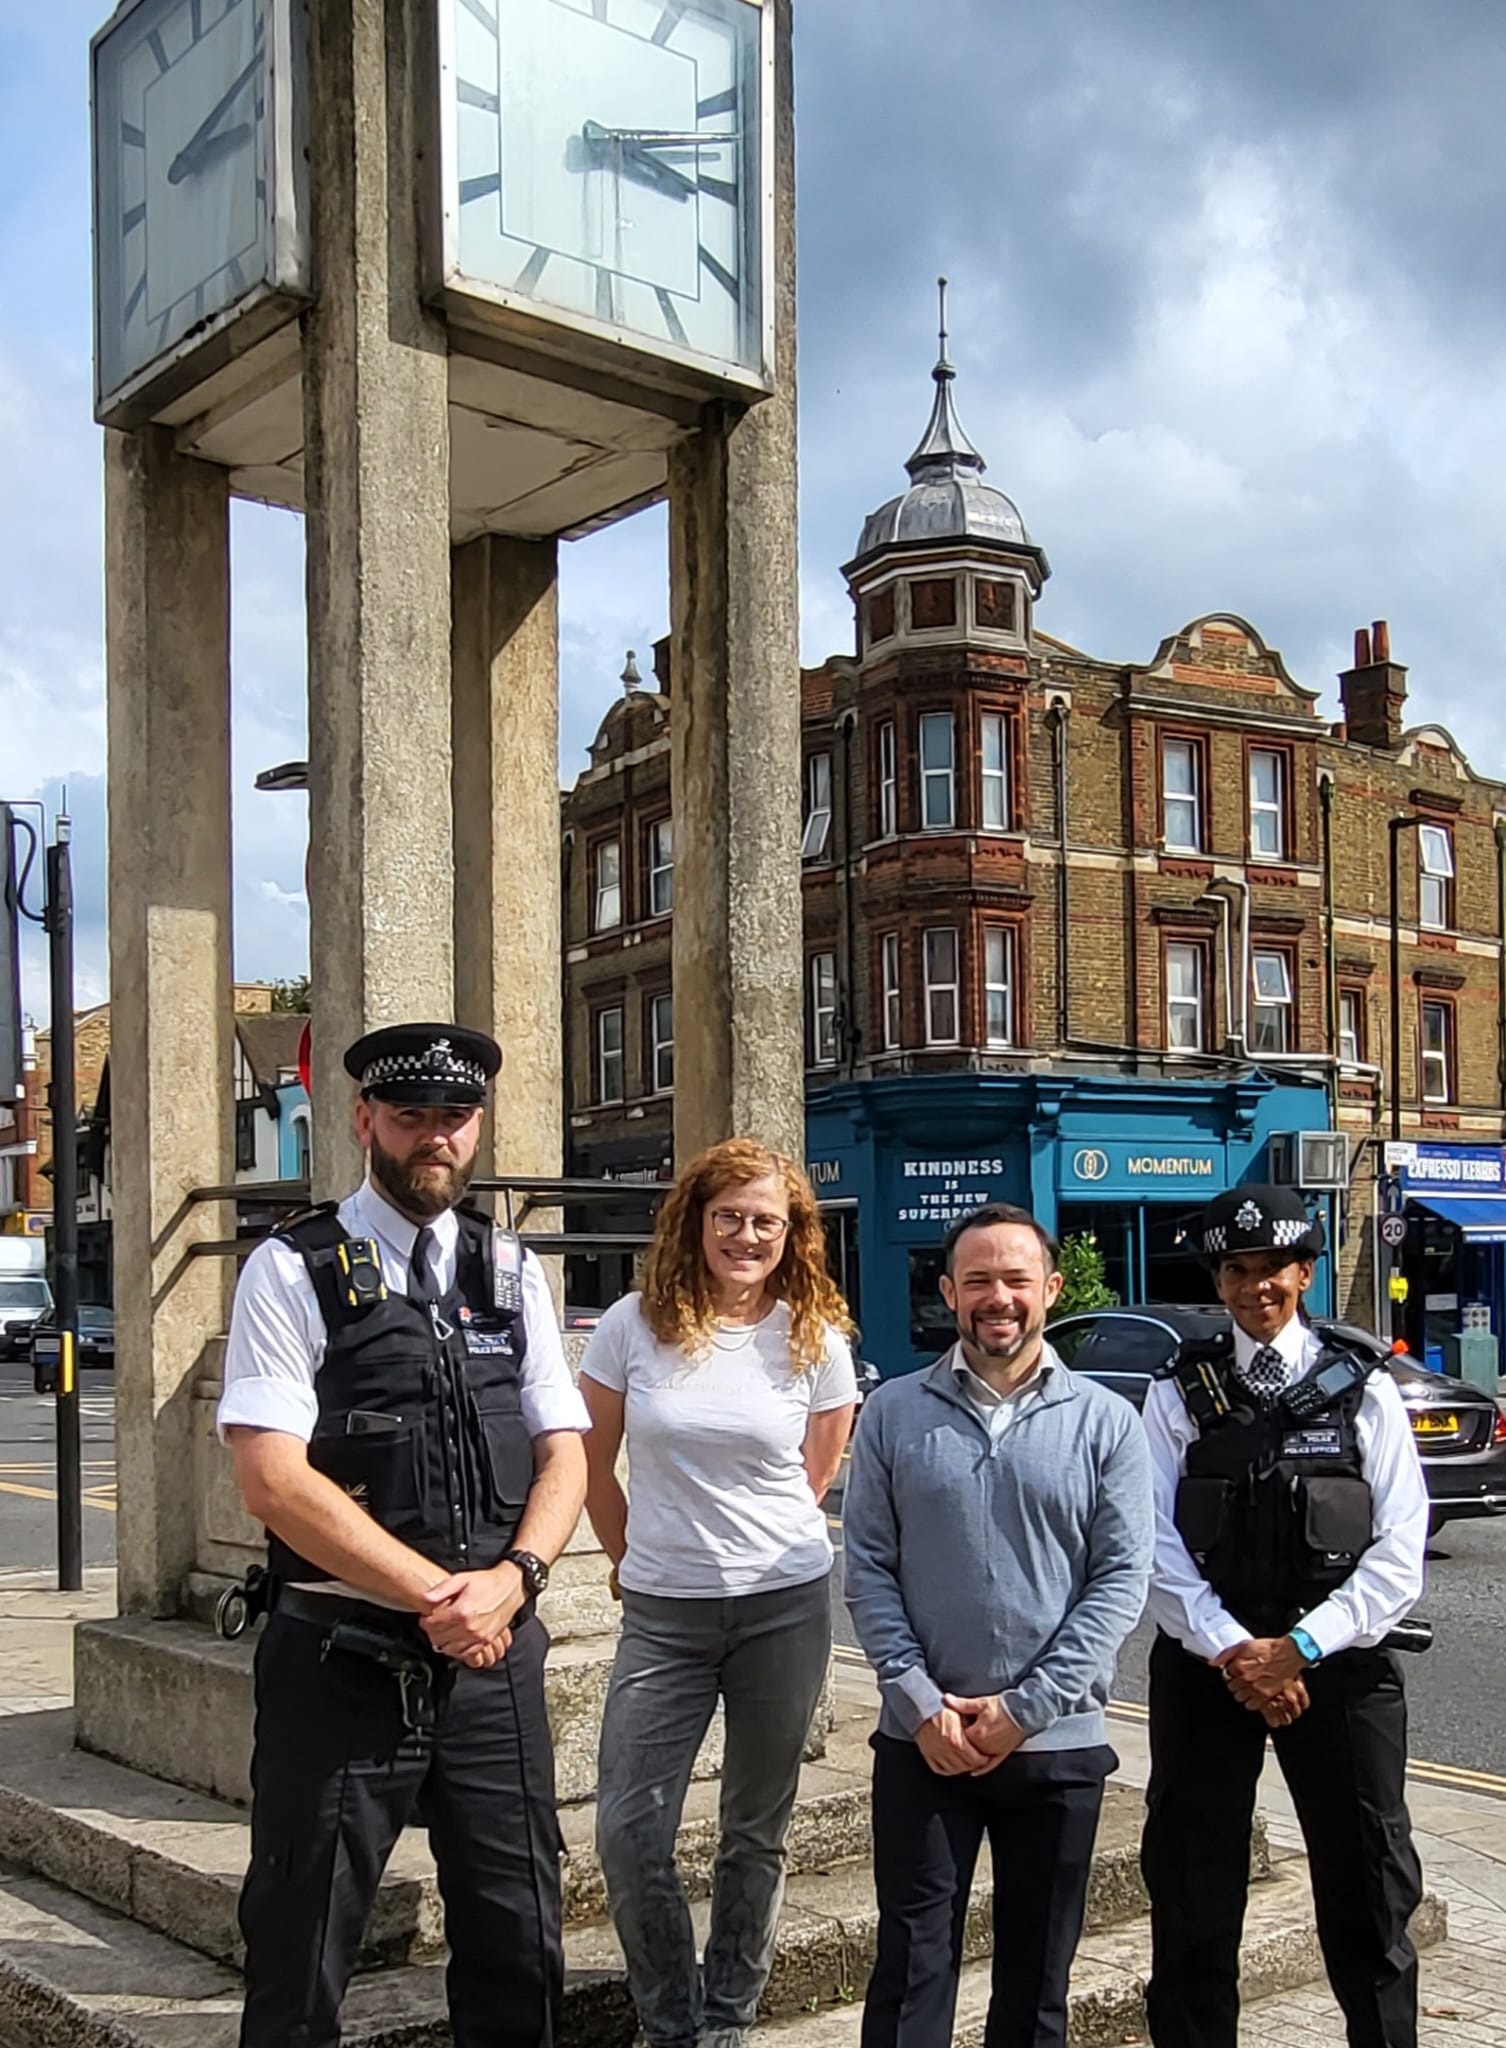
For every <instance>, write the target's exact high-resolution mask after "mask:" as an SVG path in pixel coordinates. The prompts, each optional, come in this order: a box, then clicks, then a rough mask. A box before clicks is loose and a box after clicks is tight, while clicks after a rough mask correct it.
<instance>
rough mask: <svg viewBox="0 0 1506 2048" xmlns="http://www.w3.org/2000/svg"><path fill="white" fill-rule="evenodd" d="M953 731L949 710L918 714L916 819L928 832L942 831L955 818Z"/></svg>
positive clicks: (949, 826) (955, 792)
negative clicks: (917, 796)
mask: <svg viewBox="0 0 1506 2048" xmlns="http://www.w3.org/2000/svg"><path fill="white" fill-rule="evenodd" d="M955 746H956V732H955V727H954V725H953V721H952V714H951V712H950V711H923V712H922V713H921V717H920V822H921V824H922V825H923V826H924V827H925V828H926V830H927V831H928V832H946V831H950V829H951V827H952V826H953V825H954V824H955V823H956V820H957V790H956V770H955V761H956V752H955Z"/></svg>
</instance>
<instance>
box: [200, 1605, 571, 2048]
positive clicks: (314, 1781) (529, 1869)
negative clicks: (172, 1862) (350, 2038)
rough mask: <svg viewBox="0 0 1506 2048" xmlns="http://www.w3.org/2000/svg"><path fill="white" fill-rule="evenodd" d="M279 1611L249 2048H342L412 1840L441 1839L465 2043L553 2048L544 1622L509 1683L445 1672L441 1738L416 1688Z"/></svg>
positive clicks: (246, 1909)
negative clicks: (362, 1969) (386, 1877)
mask: <svg viewBox="0 0 1506 2048" xmlns="http://www.w3.org/2000/svg"><path fill="white" fill-rule="evenodd" d="M323 1640H324V1631H323V1630H322V1629H321V1628H320V1627H319V1625H318V1624H317V1623H313V1622H306V1621H301V1620H293V1619H291V1618H289V1617H287V1616H284V1615H281V1614H274V1615H273V1616H272V1618H271V1620H270V1621H269V1622H268V1623H267V1629H266V1634H265V1635H264V1636H263V1637H262V1640H261V1643H260V1644H259V1645H258V1648H257V1652H256V1747H255V1751H254V1754H253V1757H252V1764H251V1784H252V1807H251V1867H250V1869H249V1871H248V1872H247V1874H246V1883H245V1888H244V1890H243V1891H242V1893H241V1903H240V1920H241V1932H242V1934H243V1935H244V1936H245V1940H246V2005H245V2015H244V2018H243V2020H242V2022H241V2036H240V2038H241V2048H335V2044H336V2043H337V2042H338V2041H339V2039H340V2024H339V2013H340V2001H341V1999H342V1998H343V1997H344V1995H345V1987H346V1984H347V1983H348V1981H349V1979H350V1974H351V1970H352V1967H353V1965H354V1963H355V1958H356V1953H357V1950H358V1949H359V1947H360V1942H361V1936H362V1933H363V1931H364V1929H365V1926H366V1919H367V1915H368V1913H369V1911H370V1908H371V1903H372V1900H373V1898H374V1897H375V1895H376V1889H377V1885H378V1883H379V1881H380V1879H381V1875H382V1870H383V1868H384V1866H385V1865H386V1862H387V1858H388V1856H389V1855H390V1854H391V1852H392V1847H393V1844H394V1843H395V1842H396V1840H397V1838H398V1835H399V1834H400V1833H401V1831H402V1829H403V1827H404V1826H405V1825H406V1824H407V1823H408V1822H410V1821H413V1820H417V1821H420V1822H422V1823H424V1824H426V1825H427V1827H428V1830H429V1840H430V1844H431V1846H432V1848H433V1851H434V1860H435V1863H436V1865H437V1866H438V1873H439V1889H440V1895H441V1897H442V1899H443V1901H444V1920H445V1938H446V1940H447V1941H448V1943H449V1947H450V1963H449V1969H448V1973H447V1976H446V1990H447V1992H448V1995H449V2005H450V2025H451V2033H452V2036H453V2039H454V2042H455V2048H504V2044H505V2048H550V2044H551V2043H552V2041H553V2039H554V2032H555V2024H556V2016H557V2010H558V2005H559V1999H560V1995H561V1991H562V1988H563V1981H564V1955H563V1949H562V1944H561V1936H560V1880H559V1849H560V1834H559V1822H558V1818H557V1815H556V1811H555V1804H554V1754H553V1750H552V1748H551V1746H550V1740H549V1726H548V1722H547V1720H546V1719H545V1714H544V1653H545V1651H546V1650H547V1648H548V1645H549V1638H548V1635H547V1632H546V1631H545V1629H544V1626H543V1624H542V1623H541V1622H539V1621H538V1620H536V1619H530V1620H528V1621H526V1622H524V1623H523V1624H522V1626H521V1627H519V1629H518V1630H517V1633H516V1634H515V1635H514V1637H513V1640H512V1647H511V1648H510V1649H509V1650H508V1652H507V1655H506V1656H505V1657H503V1658H502V1659H501V1660H500V1662H498V1663H497V1664H495V1665H494V1666H493V1667H492V1669H491V1670H489V1671H472V1670H469V1669H466V1668H465V1667H463V1666H461V1665H459V1664H455V1663H453V1662H451V1661H450V1660H444V1665H443V1670H442V1673H441V1678H440V1682H439V1684H438V1686H437V1688H436V1692H435V1702H434V1705H435V1713H434V1725H433V1728H432V1730H427V1731H424V1732H422V1733H419V1734H415V1733H413V1732H411V1731H410V1730H409V1729H408V1728H407V1727H405V1725H404V1720H403V1712H402V1703H401V1698H400V1695H399V1690H398V1681H397V1679H396V1677H395V1676H394V1675H393V1674H392V1673H390V1672H387V1671H384V1670H382V1669H381V1668H380V1666H378V1665H376V1664H372V1663H369V1662H367V1661H365V1660H362V1659H359V1658H355V1657H352V1656H349V1655H346V1654H341V1653H335V1654H332V1655H330V1656H329V1657H328V1658H325V1659H323V1660H322V1661H321V1658H320V1649H321V1646H322V1644H323Z"/></svg>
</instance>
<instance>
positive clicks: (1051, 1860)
mask: <svg viewBox="0 0 1506 2048" xmlns="http://www.w3.org/2000/svg"><path fill="white" fill-rule="evenodd" d="M873 1752H874V1764H873V1873H874V1880H875V1883H876V1885H877V1889H878V1903H879V1930H878V1956H877V1960H876V1961H875V1963H874V1969H873V1977H872V1980H871V1981H870V1983H869V1986H868V1991H867V1996H866V1998H865V2000H864V2004H863V2037H862V2048H944V2044H945V2043H946V2042H948V2041H950V2040H951V2038H952V2019H953V2015H954V2013H955V2011H956V2006H957V1977H958V1973H959V1971H960V1970H961V1968H962V1945H963V1935H964V1932H965V1930H966V1926H967V1907H968V1895H969V1892H970V1891H971V1889H972V1882H973V1868H974V1866H975V1864H976V1863H977V1860H978V1850H979V1848H980V1846H981V1845H982V1841H983V1836H984V1834H985V1833H987V1835H988V1841H989V1848H990V1850H991V1852H992V1856H993V1873H994V1911H993V1922H994V1948H993V1990H992V1997H991V1999H990V2002H989V2008H988V2025H987V2029H986V2031H985V2033H984V2037H983V2038H984V2042H985V2044H986V2048H1064V2044H1065V2042H1066V2039H1067V1979H1068V1977H1069V1975H1070V1974H1071V1970H1072V1957H1073V1955H1074V1954H1075V1952H1076V1949H1077V1942H1078V1937H1079V1936H1080V1935H1081V1933H1082V1916H1083V1909H1084V1906H1085V1904H1086V1901H1087V1893H1088V1872H1089V1869H1090V1867H1091V1864H1092V1860H1093V1839H1094V1836H1095V1835H1096V1834H1097V1832H1098V1812H1099V1808H1100V1807H1101V1806H1102V1804H1103V1781H1104V1779H1105V1778H1106V1777H1107V1776H1108V1774H1109V1772H1110V1771H1111V1770H1113V1768H1114V1766H1115V1764H1116V1762H1117V1761H1118V1759H1117V1758H1116V1757H1115V1755H1114V1752H1113V1751H1112V1750H1111V1749H1109V1748H1107V1747H1106V1746H1105V1747H1099V1748H1094V1749H1075V1750H1054V1751H1050V1750H1039V1751H1026V1752H1024V1753H1019V1752H1017V1753H1016V1754H1015V1755H1014V1756H1012V1757H1010V1758H1008V1759H1007V1760H1006V1761H1005V1762H1004V1763H1003V1764H1001V1765H1000V1766H999V1768H998V1769H997V1770H996V1771H990V1772H989V1773H988V1775H987V1776H986V1777H982V1778H942V1777H938V1776H937V1774H936V1773H935V1772H934V1771H933V1770H932V1769H931V1767H930V1765H929V1764H928V1763H927V1762H926V1760H925V1758H924V1757H923V1756H922V1755H921V1753H920V1751H919V1750H918V1749H917V1748H916V1746H915V1744H914V1743H913V1742H903V1741H899V1740H897V1739H896V1738H895V1737H893V1736H889V1735H875V1736H874V1738H873Z"/></svg>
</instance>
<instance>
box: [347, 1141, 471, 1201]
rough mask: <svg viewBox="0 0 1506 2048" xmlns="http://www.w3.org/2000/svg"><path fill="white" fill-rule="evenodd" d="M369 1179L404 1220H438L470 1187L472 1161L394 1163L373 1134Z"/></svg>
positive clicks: (413, 1160) (393, 1157)
mask: <svg viewBox="0 0 1506 2048" xmlns="http://www.w3.org/2000/svg"><path fill="white" fill-rule="evenodd" d="M369 1156H370V1161H371V1177H372V1179H373V1180H374V1181H375V1182H376V1184H377V1186H378V1187H379V1188H380V1189H381V1190H382V1193H383V1194H384V1195H386V1196H387V1198H388V1200H389V1201H390V1202H391V1203H392V1206H393V1207H394V1208H395V1209H400V1210H401V1211H402V1212H403V1214H404V1215H405V1216H417V1217H420V1218H427V1217H430V1216H442V1215H443V1214H444V1212H445V1210H446V1209H453V1208H454V1206H455V1204H456V1203H457V1202H458V1201H459V1200H460V1199H461V1197H462V1196H463V1195H464V1194H465V1191H466V1189H467V1188H468V1187H469V1186H470V1184H471V1175H472V1174H473V1173H474V1172H475V1168H476V1162H475V1160H474V1159H471V1160H469V1161H467V1163H466V1164H465V1165H464V1166H457V1165H452V1164H450V1162H449V1161H448V1160H444V1159H433V1158H427V1159H426V1158H413V1157H411V1156H410V1157H409V1158H406V1159H398V1158H397V1157H395V1156H394V1154H392V1153H391V1152H384V1151H383V1150H382V1147H381V1145H380V1144H379V1143H378V1142H377V1138H376V1134H375V1132H373V1133H372V1137H371V1149H370V1155H369Z"/></svg>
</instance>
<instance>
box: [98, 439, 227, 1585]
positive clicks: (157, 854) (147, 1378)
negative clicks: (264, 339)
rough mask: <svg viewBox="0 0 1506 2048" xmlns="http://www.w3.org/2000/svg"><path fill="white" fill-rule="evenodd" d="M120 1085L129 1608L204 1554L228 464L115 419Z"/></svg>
mask: <svg viewBox="0 0 1506 2048" xmlns="http://www.w3.org/2000/svg"><path fill="white" fill-rule="evenodd" d="M105 553H106V575H105V641H106V661H107V670H108V689H107V705H108V723H109V800H110V846H109V905H110V1024H111V1045H110V1081H111V1135H112V1140H113V1144H112V1159H113V1176H114V1187H113V1199H114V1238H115V1315H116V1334H117V1345H116V1357H117V1366H116V1374H115V1388H116V1409H115V1427H116V1442H117V1445H118V1451H117V1456H118V1459H119V1464H120V1474H121V1484H120V1512H119V1517H118V1523H117V1547H118V1558H119V1574H120V1606H121V1611H122V1613H125V1614H135V1615H170V1614H173V1613H175V1612H176V1611H177V1603H178V1596H179V1589H180V1585H181V1583H182V1581H183V1579H184V1577H185V1576H186V1574H187V1573H188V1572H189V1571H190V1570H191V1569H192V1566H193V1563H194V1503H193V1497H192V1487H191V1477H190V1475H191V1473H192V1452H191V1442H192V1405H193V1404H192V1388H193V1377H194V1372H195V1368H196V1366H197V1365H198V1362H199V1359H200V1357H201V1356H202V1354H203V1352H204V1349H205V1346H206V1344H208V1343H209V1342H210V1341H211V1340H212V1339H213V1338H214V1337H216V1336H217V1335H218V1334H219V1333H220V1332H221V1331H222V1330H223V1329H224V1327H225V1307H226V1299H227V1292H228V1285H229V1281H230V1278H231V1275H230V1269H229V1266H228V1264H227V1262H225V1261H223V1260H218V1259H212V1258H205V1259H194V1258H193V1257H192V1256H191V1254H192V1247H193V1245H194V1242H195V1241H196V1240H198V1239H201V1238H216V1237H219V1238H223V1237H226V1236H229V1235H230V1234H231V1231H230V1227H229V1224H228V1220H227V1219H226V1218H225V1217H224V1216H223V1215H222V1212H221V1209H220V1208H219V1206H218V1205H209V1204H198V1205H196V1206H191V1205H189V1204H187V1202H186V1200H185V1198H186V1196H187V1195H188V1194H189V1193H190V1191H191V1190H192V1189H194V1188H196V1187H213V1186H217V1185H223V1184H225V1183H227V1182H228V1181H229V1180H230V1178H231V1173H232V1163H233V1152H232V1149H231V1130H232V1122H231V1096H230V1073H231V1029H232V1026H231V994H230V978H231V961H230V933H231V924H230V527H229V493H228V479H227V477H226V473H225V471H224V470H222V469H217V468H215V467H213V466H212V465H210V464H209V463H201V462H192V461H188V460H185V459H184V458H182V457H180V456H178V455H175V454H174V452H173V447H172V437H171V435H170V434H169V433H168V432H167V430H166V429H164V428H159V427H147V428H144V429H142V430H141V431H140V432H137V433H132V434H119V433H111V432H107V433H106V435H105Z"/></svg>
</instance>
